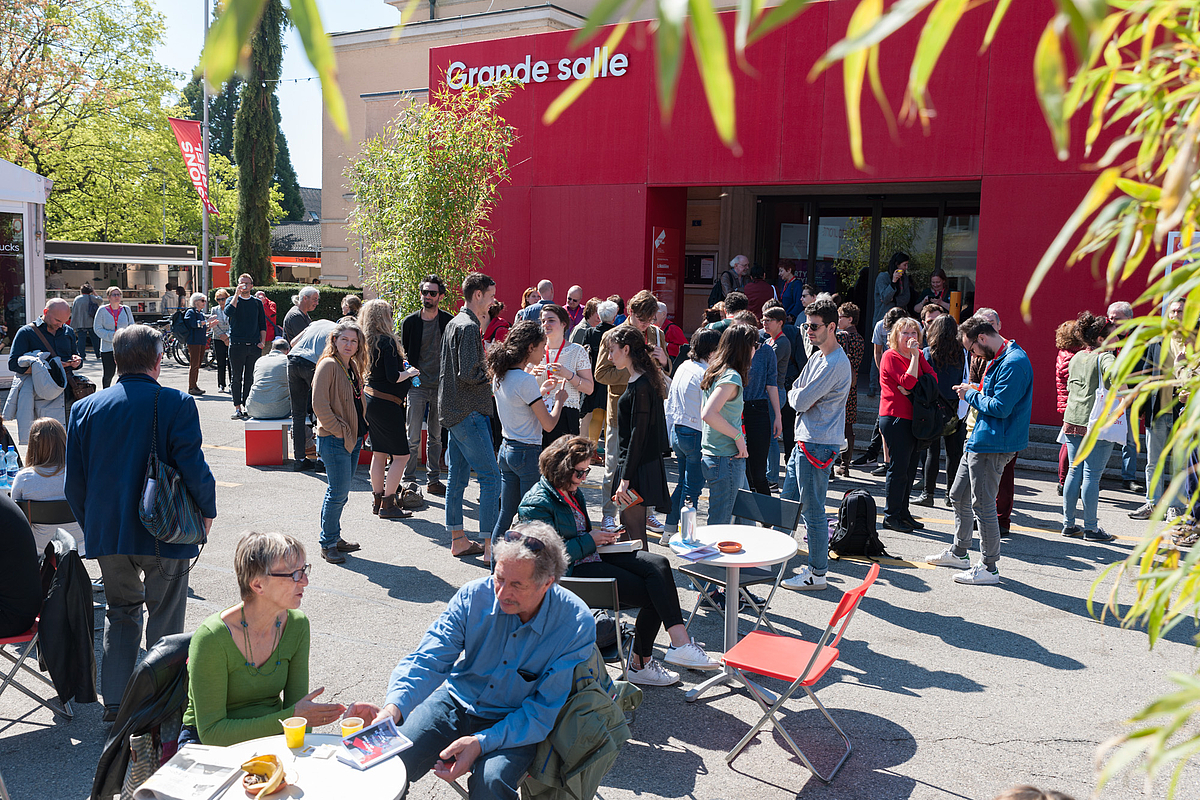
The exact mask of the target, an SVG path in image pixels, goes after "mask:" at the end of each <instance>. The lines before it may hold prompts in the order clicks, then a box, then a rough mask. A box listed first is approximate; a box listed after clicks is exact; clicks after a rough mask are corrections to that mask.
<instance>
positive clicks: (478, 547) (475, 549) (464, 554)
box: [450, 534, 483, 558]
mask: <svg viewBox="0 0 1200 800" xmlns="http://www.w3.org/2000/svg"><path fill="white" fill-rule="evenodd" d="M462 541H466V542H468V545H467V546H466V547H465V548H463V549H462V551H460V552H458V553H456V552H454V543H455V542H462ZM450 555H452V556H454V557H455V558H469V557H470V556H481V555H483V545H482V544H480V543H479V542H472V541H471V540H470V539H468V538H467V536H466V534H463V535H462V536H456V537H454V538H453V539H451V540H450Z"/></svg>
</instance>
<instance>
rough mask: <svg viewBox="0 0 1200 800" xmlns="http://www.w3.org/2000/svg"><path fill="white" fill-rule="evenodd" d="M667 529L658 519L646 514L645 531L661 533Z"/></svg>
mask: <svg viewBox="0 0 1200 800" xmlns="http://www.w3.org/2000/svg"><path fill="white" fill-rule="evenodd" d="M666 529H667V526H666V525H664V524H663V523H662V520H660V519H659V518H658V517H656V516H654V515H653V514H649V513H648V514H646V530H648V531H654V532H655V533H662V532H663V531H665V530H666Z"/></svg>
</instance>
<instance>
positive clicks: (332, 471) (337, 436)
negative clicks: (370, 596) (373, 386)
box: [312, 320, 367, 564]
mask: <svg viewBox="0 0 1200 800" xmlns="http://www.w3.org/2000/svg"><path fill="white" fill-rule="evenodd" d="M366 338H367V337H366V336H364V335H363V332H362V328H360V327H358V323H357V322H354V321H353V320H342V321H341V322H339V323H338V324H337V325H336V326H335V327H334V329H333V330H332V331H330V332H329V341H328V343H327V344H326V345H325V351H324V352H323V353H321V358H320V359H319V360H318V361H317V368H316V370H315V371H314V373H313V388H312V405H313V413H314V414H315V415H316V417H317V452H318V453H320V455H321V460H322V461H323V462H325V475H326V478H327V480H328V485H327V486H326V488H325V500H324V502H323V503H322V504H321V557H322V558H324V559H325V560H326V561H328V562H329V563H330V564H344V563H346V557H345V556H344V555H342V554H343V553H353V552H354V551H356V550H359V549H360V548H359V546H358V544H357V543H356V542H348V541H346V540H345V539H343V538H342V509H343V508H345V507H346V499H347V498H348V497H349V495H350V482H351V480H352V479H353V477H354V468H355V467H356V466H357V465H358V451H359V450H361V449H362V443H363V438H364V437H365V436H366V435H367V420H366V416H365V415H364V408H363V373H364V372H365V368H366V361H367V342H366Z"/></svg>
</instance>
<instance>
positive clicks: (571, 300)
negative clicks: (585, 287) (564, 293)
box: [567, 297, 581, 306]
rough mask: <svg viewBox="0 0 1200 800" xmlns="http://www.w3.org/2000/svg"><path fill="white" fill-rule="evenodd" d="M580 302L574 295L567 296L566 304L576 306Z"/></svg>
mask: <svg viewBox="0 0 1200 800" xmlns="http://www.w3.org/2000/svg"><path fill="white" fill-rule="evenodd" d="M580 302H581V301H579V300H576V299H575V298H574V297H568V298H567V305H572V306H577V305H579V303H580Z"/></svg>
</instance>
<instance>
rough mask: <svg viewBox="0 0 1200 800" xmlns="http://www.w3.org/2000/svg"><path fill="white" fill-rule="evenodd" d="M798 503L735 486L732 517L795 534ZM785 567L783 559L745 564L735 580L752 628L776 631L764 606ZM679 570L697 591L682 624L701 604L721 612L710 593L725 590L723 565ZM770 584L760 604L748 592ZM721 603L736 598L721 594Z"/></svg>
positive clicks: (769, 599) (692, 617) (688, 621)
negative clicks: (759, 564)
mask: <svg viewBox="0 0 1200 800" xmlns="http://www.w3.org/2000/svg"><path fill="white" fill-rule="evenodd" d="M800 508H801V504H800V503H797V502H796V501H794V500H784V499H782V498H779V497H774V496H772V495H767V494H759V493H758V492H751V491H749V490H747V489H738V492H737V495H736V496H735V497H734V501H733V516H734V518H735V519H743V520H750V521H752V522H757V523H759V524H760V525H762V526H763V527H766V528H774V529H775V530H777V531H781V532H783V533H788V534H791V533H795V531H796V525H797V524H799V522H800ZM785 569H787V562H786V561H784V562H783V563H781V564H780V565H779V566H778V567H773V568H771V569H768V568H766V567H747V568H744V569H742V570H741V574H740V576H739V579H738V594H739V595H740V598H741V601H743V602H745V603H746V604H747V605H749V606H750V609H751V611H752V613H756V614H757V615H758V618H757V619H756V620H755V621H754V628H753V630H758V626H760V625H762V624H763V623H764V622H765V623H766V625H767V627H768V628H770V629H771V632H772V633H779V631H778V630H776V629H775V626H774V625H772V624H771V620H769V619H767V617H766V614H767V606H769V605H770V604H771V598H772V597H774V596H775V590H776V589H778V588H779V582H780V581H781V580H782V579H783V571H784V570H785ZM679 571H680V572H682V573H683V574H684V575H686V576H687V579H688V580H689V581H691V584H692V587H693V588H695V589H696V591H697V592H699V593H700V596H699V597H697V598H696V604H695V605H694V606H692V613H690V614H689V615H688V618H687V622H685V623H684V627H688V626H690V625H691V624H692V619H694V618H695V616H696V612H697V611H699V610H700V606H701V604H704V605H708V606H710V607H711V608H712V609H713V610H714V611H716V612H718V613H721V608H720V607H718V606H717V604H716V602H715V601H714V600H713V598H712V597H711V596H710V594H709V593H710V592H711V591H713V589H715V588H720V589H722V590H724V589H725V568H724V567H718V566H715V565H712V564H684V565H683V566H681V567H679ZM767 583H769V584H771V592H770V594H768V595H767V597H766V599H765V600H764V601H763V603H762V605H761V606H760V605H759V604H758V602H757V601H756V600H755V599H754V595H752V594H751V593H750V591H749V587H751V586H755V585H758V584H767ZM725 602H727V603H731V602H738V599H736V598H730V597H729V596H728V595H727V596H726V597H725Z"/></svg>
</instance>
